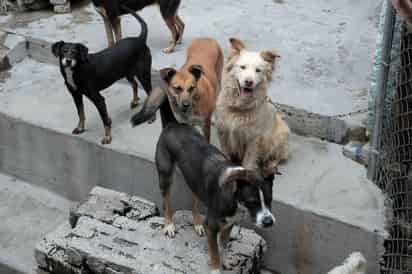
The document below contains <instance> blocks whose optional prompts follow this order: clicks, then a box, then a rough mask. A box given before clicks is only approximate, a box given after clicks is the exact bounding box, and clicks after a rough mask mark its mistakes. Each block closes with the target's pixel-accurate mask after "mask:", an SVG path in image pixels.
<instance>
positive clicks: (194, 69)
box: [132, 38, 223, 141]
mask: <svg viewBox="0 0 412 274" xmlns="http://www.w3.org/2000/svg"><path fill="white" fill-rule="evenodd" d="M222 70H223V51H222V49H221V48H220V46H219V44H218V43H217V42H216V40H214V39H212V38H198V39H194V40H192V41H191V43H190V45H189V47H188V49H187V58H186V63H185V64H184V65H183V66H182V67H181V68H180V69H179V70H176V69H174V68H164V69H162V70H161V71H160V75H161V77H162V79H163V80H164V81H165V83H166V85H167V90H162V89H155V90H154V91H153V92H152V93H151V94H150V96H149V97H148V98H147V100H146V101H145V103H144V105H143V108H142V110H141V111H140V112H139V113H137V114H136V115H134V116H133V117H132V124H133V125H134V126H136V125H138V124H141V123H143V122H145V121H146V119H147V118H149V117H151V116H153V114H154V113H155V112H156V110H157V109H158V108H159V107H160V105H161V104H162V103H163V102H164V101H165V100H168V101H169V104H170V107H171V109H172V111H173V114H174V118H175V119H176V120H177V122H179V123H183V124H189V125H192V126H196V127H201V128H202V132H203V134H204V136H205V137H206V139H207V140H208V141H210V127H211V116H212V113H213V111H214V109H215V103H216V99H217V95H218V93H219V89H220V81H221V75H222Z"/></svg>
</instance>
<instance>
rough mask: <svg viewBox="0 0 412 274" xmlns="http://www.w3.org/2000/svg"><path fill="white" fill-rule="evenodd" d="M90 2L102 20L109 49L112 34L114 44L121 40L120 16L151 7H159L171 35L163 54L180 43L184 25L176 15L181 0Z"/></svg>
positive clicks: (111, 0)
mask: <svg viewBox="0 0 412 274" xmlns="http://www.w3.org/2000/svg"><path fill="white" fill-rule="evenodd" d="M92 2H93V5H94V7H95V8H96V11H97V12H98V13H99V14H100V15H101V16H102V18H103V22H104V27H105V29H106V36H107V42H108V45H109V47H111V46H112V45H113V44H114V38H113V33H114V36H115V38H116V42H117V41H119V40H120V39H122V25H121V19H120V16H121V15H124V14H128V13H133V12H135V11H139V10H141V9H143V8H145V7H148V6H151V5H157V6H159V9H160V13H161V15H162V17H163V20H164V21H165V22H166V25H167V27H168V28H169V30H170V32H171V34H172V40H171V45H170V46H169V47H167V48H165V49H164V50H163V52H165V53H170V52H172V51H173V50H174V48H175V47H176V44H178V43H181V42H182V37H183V31H184V29H185V24H184V23H183V21H182V19H181V18H180V17H179V15H177V11H178V9H179V5H180V2H181V0H104V1H103V0H92Z"/></svg>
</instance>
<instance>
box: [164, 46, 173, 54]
mask: <svg viewBox="0 0 412 274" xmlns="http://www.w3.org/2000/svg"><path fill="white" fill-rule="evenodd" d="M174 49H175V47H174V46H170V47H167V48H164V49H163V50H162V51H163V53H167V54H168V53H172V52H173V50H174Z"/></svg>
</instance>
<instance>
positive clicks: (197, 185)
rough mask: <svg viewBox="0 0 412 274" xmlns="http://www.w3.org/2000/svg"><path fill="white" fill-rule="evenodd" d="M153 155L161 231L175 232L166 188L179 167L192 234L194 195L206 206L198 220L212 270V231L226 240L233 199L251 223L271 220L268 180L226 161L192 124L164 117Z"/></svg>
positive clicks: (215, 258)
mask: <svg viewBox="0 0 412 274" xmlns="http://www.w3.org/2000/svg"><path fill="white" fill-rule="evenodd" d="M155 158H156V167H157V171H158V174H159V185H160V190H161V192H162V197H163V207H164V214H165V228H164V232H165V234H166V235H167V236H169V237H174V235H175V227H174V225H173V222H172V213H171V209H170V205H169V191H170V186H171V184H172V177H173V176H172V175H173V171H174V169H175V167H176V166H177V167H179V169H180V170H181V171H182V173H183V176H184V178H185V180H186V183H187V184H188V185H189V187H190V189H191V190H192V192H193V194H194V197H195V199H194V206H193V218H194V225H195V230H196V232H198V234H202V233H199V232H202V231H203V227H202V223H201V218H200V216H199V213H198V211H197V198H199V199H200V200H201V201H202V202H203V203H204V205H205V206H206V207H207V216H206V220H205V222H204V224H205V228H206V234H207V238H208V246H209V258H210V266H211V268H212V273H220V270H219V269H220V256H219V249H218V244H217V235H218V233H219V232H220V241H221V243H225V242H226V241H227V240H228V237H229V235H230V231H231V228H232V226H233V223H232V222H231V221H230V220H228V219H230V217H233V216H234V215H235V213H236V210H237V208H238V205H241V206H243V207H245V208H246V209H247V210H248V212H249V215H250V216H251V218H252V219H253V220H254V221H255V224H256V225H257V226H259V227H269V226H272V225H273V224H274V222H275V218H274V217H273V215H272V213H271V211H270V208H271V202H272V187H273V181H269V182H268V181H265V180H264V179H263V178H262V177H261V176H260V175H259V174H258V173H256V172H255V171H252V170H247V169H245V168H243V167H241V166H239V165H236V164H234V163H233V162H231V161H229V160H228V159H227V158H226V157H225V155H224V154H223V153H222V152H220V151H219V150H218V149H217V148H216V147H215V146H213V145H211V144H209V143H208V142H207V141H206V139H205V138H204V137H203V136H202V135H200V134H199V133H198V132H197V131H196V130H195V129H194V128H193V127H191V126H188V125H183V124H177V123H175V122H170V123H169V124H168V125H167V127H166V128H165V129H164V130H163V132H162V134H161V135H160V138H159V141H158V143H157V147H156V157H155ZM272 179H273V178H272Z"/></svg>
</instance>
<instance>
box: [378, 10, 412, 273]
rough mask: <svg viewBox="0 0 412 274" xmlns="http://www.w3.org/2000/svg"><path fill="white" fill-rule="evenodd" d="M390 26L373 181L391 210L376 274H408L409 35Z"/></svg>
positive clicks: (411, 269) (411, 198) (411, 221)
mask: <svg viewBox="0 0 412 274" xmlns="http://www.w3.org/2000/svg"><path fill="white" fill-rule="evenodd" d="M395 22H396V23H395V24H394V25H393V29H392V31H393V36H392V41H391V47H392V49H391V55H390V62H389V63H388V64H383V65H384V66H387V67H388V68H389V69H388V70H387V73H388V75H387V76H388V77H387V83H386V85H385V88H384V89H383V90H382V91H381V92H383V95H384V100H383V103H382V104H381V105H380V106H378V107H379V108H382V109H381V111H382V116H381V119H382V121H381V124H382V126H381V129H380V132H379V133H378V136H379V144H378V152H379V154H378V155H379V156H378V157H377V163H376V167H375V176H374V177H375V182H376V183H377V185H378V186H379V187H380V188H381V189H382V190H383V191H384V193H385V194H386V195H387V198H388V207H389V209H388V212H390V214H389V215H388V216H387V230H388V232H389V235H388V238H387V239H386V240H385V243H384V247H385V253H384V254H383V256H382V260H381V274H400V273H411V274H412V32H410V31H409V30H408V29H407V28H406V26H405V24H403V23H402V21H401V20H400V19H399V18H397V20H396V21H395ZM383 50H384V49H383Z"/></svg>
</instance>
